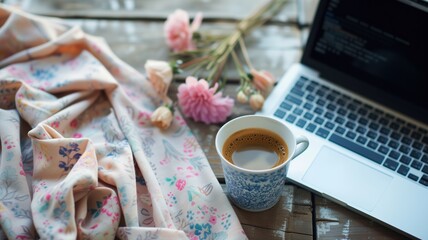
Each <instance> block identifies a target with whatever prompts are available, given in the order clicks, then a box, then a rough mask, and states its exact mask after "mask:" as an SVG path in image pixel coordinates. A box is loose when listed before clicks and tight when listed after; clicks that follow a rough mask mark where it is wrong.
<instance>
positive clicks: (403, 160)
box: [400, 155, 412, 165]
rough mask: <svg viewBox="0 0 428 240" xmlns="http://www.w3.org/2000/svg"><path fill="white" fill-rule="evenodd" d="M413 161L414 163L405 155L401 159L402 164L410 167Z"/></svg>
mask: <svg viewBox="0 0 428 240" xmlns="http://www.w3.org/2000/svg"><path fill="white" fill-rule="evenodd" d="M411 161H412V159H411V158H409V157H408V156H405V155H403V156H401V158H400V162H402V163H404V164H406V165H409V163H410V162H411Z"/></svg>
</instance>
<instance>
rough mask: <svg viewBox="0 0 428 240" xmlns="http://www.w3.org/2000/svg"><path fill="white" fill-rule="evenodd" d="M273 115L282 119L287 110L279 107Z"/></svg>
mask: <svg viewBox="0 0 428 240" xmlns="http://www.w3.org/2000/svg"><path fill="white" fill-rule="evenodd" d="M273 115H274V116H276V117H278V118H281V119H282V118H283V117H284V116H285V112H284V111H281V110H279V109H278V110H276V111H275V113H274V114H273Z"/></svg>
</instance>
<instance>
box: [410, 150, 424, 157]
mask: <svg viewBox="0 0 428 240" xmlns="http://www.w3.org/2000/svg"><path fill="white" fill-rule="evenodd" d="M410 156H411V157H412V158H415V159H419V158H421V156H422V153H421V152H418V151H416V150H412V152H411V153H410Z"/></svg>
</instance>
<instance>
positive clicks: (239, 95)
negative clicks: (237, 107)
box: [236, 90, 248, 103]
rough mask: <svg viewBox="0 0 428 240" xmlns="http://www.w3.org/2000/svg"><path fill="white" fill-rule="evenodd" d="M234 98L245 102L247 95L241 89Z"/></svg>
mask: <svg viewBox="0 0 428 240" xmlns="http://www.w3.org/2000/svg"><path fill="white" fill-rule="evenodd" d="M236 100H238V102H240V103H247V102H248V96H247V95H246V94H245V93H244V92H243V91H242V90H241V91H239V92H238V94H237V95H236Z"/></svg>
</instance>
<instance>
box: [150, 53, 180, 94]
mask: <svg viewBox="0 0 428 240" xmlns="http://www.w3.org/2000/svg"><path fill="white" fill-rule="evenodd" d="M144 68H145V69H146V72H147V76H148V78H149V80H150V82H151V84H152V85H153V88H154V89H155V91H156V92H157V93H158V94H159V95H160V96H161V98H165V97H166V95H167V92H168V88H169V85H170V84H171V81H172V76H173V73H172V68H171V66H170V65H169V63H167V62H164V61H156V60H147V62H146V64H145V65H144Z"/></svg>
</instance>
